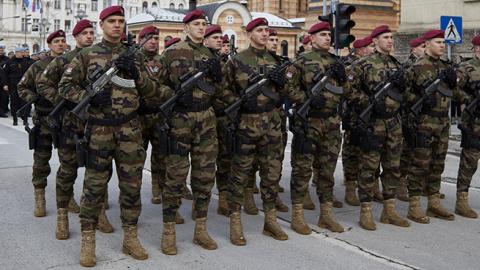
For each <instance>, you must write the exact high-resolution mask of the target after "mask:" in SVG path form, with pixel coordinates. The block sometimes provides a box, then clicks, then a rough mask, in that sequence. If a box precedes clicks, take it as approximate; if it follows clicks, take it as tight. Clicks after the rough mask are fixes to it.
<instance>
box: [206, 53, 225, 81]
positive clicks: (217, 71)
mask: <svg viewBox="0 0 480 270" xmlns="http://www.w3.org/2000/svg"><path fill="white" fill-rule="evenodd" d="M204 65H205V67H206V68H207V69H208V74H210V77H211V78H212V79H213V80H214V81H215V82H221V81H222V79H223V74H222V67H221V65H220V61H219V60H218V58H216V57H214V58H210V59H208V60H206V61H205V62H204Z"/></svg>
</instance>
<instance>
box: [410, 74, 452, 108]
mask: <svg viewBox="0 0 480 270" xmlns="http://www.w3.org/2000/svg"><path fill="white" fill-rule="evenodd" d="M435 92H439V93H440V94H441V95H442V96H444V97H451V96H452V95H453V92H452V90H450V89H449V88H448V86H447V84H446V83H445V82H444V81H442V79H440V78H437V79H436V80H435V81H433V82H432V83H431V84H430V85H428V87H427V88H426V89H425V93H424V95H423V96H422V97H421V98H420V99H419V100H418V101H417V102H415V104H413V106H412V107H410V112H412V113H413V114H414V115H415V116H418V115H419V114H420V111H421V110H422V107H423V103H424V102H425V100H426V98H427V96H429V95H432V94H433V93H435Z"/></svg>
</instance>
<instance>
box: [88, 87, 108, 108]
mask: <svg viewBox="0 0 480 270" xmlns="http://www.w3.org/2000/svg"><path fill="white" fill-rule="evenodd" d="M90 104H91V105H92V106H93V107H97V108H99V107H102V106H108V105H112V97H111V93H110V91H109V90H103V91H101V92H99V93H97V94H96V95H95V96H93V98H92V99H91V100H90Z"/></svg>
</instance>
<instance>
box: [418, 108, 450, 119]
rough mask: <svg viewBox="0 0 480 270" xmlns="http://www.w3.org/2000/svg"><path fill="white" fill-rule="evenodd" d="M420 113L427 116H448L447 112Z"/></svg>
mask: <svg viewBox="0 0 480 270" xmlns="http://www.w3.org/2000/svg"><path fill="white" fill-rule="evenodd" d="M422 114H425V115H428V116H431V117H439V118H442V117H448V112H434V111H431V110H429V111H426V112H422Z"/></svg>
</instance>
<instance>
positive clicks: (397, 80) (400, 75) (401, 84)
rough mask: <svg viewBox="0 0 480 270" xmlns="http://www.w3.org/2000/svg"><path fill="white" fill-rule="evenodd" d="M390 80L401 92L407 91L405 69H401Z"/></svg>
mask: <svg viewBox="0 0 480 270" xmlns="http://www.w3.org/2000/svg"><path fill="white" fill-rule="evenodd" d="M390 80H391V82H392V83H393V84H394V85H395V86H396V87H397V88H398V89H399V90H403V89H405V74H404V72H403V69H399V70H397V71H396V72H395V73H393V74H392V77H391V78H390Z"/></svg>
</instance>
